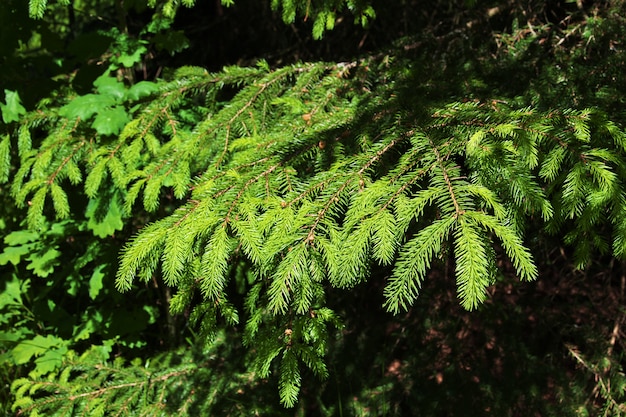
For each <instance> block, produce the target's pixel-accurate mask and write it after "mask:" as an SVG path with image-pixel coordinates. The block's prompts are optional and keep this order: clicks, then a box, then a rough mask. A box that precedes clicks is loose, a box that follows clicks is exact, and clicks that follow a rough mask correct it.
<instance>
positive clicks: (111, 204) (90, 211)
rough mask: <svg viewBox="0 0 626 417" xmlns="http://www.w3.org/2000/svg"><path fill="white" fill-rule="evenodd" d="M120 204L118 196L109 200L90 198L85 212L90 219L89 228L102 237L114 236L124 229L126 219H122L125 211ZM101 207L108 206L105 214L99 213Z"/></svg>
mask: <svg viewBox="0 0 626 417" xmlns="http://www.w3.org/2000/svg"><path fill="white" fill-rule="evenodd" d="M120 204H121V203H120V201H119V197H117V196H113V197H111V198H110V199H109V200H108V202H107V200H106V199H105V198H96V199H92V200H89V204H87V211H86V212H85V216H86V217H87V218H88V219H89V221H88V222H87V228H88V229H89V230H91V231H92V232H93V234H94V235H96V236H98V237H100V238H105V237H108V236H113V235H114V234H115V232H117V231H118V230H122V229H123V228H124V221H123V220H122V219H123V217H122V214H123V213H122V207H121V205H120ZM100 207H106V211H105V212H104V215H102V213H99V208H100Z"/></svg>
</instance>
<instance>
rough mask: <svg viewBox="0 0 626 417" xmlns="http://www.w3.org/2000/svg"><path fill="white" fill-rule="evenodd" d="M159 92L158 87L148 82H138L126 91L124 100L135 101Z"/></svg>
mask: <svg viewBox="0 0 626 417" xmlns="http://www.w3.org/2000/svg"><path fill="white" fill-rule="evenodd" d="M158 91H159V86H158V85H157V84H156V83H153V82H150V81H140V82H138V83H137V84H135V85H133V86H132V87H130V88H129V89H128V90H127V91H126V96H125V99H126V100H131V101H137V100H139V99H142V98H144V97H147V96H149V95H151V94H154V93H156V92H158Z"/></svg>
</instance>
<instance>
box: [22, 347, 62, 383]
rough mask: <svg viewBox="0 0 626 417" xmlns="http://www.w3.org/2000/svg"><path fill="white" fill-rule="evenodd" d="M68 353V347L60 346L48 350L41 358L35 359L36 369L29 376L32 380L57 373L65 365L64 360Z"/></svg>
mask: <svg viewBox="0 0 626 417" xmlns="http://www.w3.org/2000/svg"><path fill="white" fill-rule="evenodd" d="M67 352H68V349H67V346H59V347H56V348H52V349H49V350H46V351H45V352H44V353H43V354H42V355H41V356H40V357H38V358H37V359H35V369H33V370H32V371H31V372H29V374H28V375H29V376H30V377H31V378H39V377H41V376H43V375H47V374H49V373H50V372H53V371H56V370H57V369H59V368H60V367H61V365H63V359H64V358H65V355H66V354H67Z"/></svg>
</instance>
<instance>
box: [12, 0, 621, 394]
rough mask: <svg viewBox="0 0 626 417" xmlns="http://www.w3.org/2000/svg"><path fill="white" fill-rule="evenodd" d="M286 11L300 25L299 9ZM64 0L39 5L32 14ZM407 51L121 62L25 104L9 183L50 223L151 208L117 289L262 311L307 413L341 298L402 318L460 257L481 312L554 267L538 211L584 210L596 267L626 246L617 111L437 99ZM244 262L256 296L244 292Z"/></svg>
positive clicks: (284, 388) (552, 214)
mask: <svg viewBox="0 0 626 417" xmlns="http://www.w3.org/2000/svg"><path fill="white" fill-rule="evenodd" d="M170 3H172V4H174V3H176V4H177V2H170ZM347 3H348V4H351V3H350V2H347ZM168 4H169V3H168ZM183 4H186V2H183ZM281 4H282V7H283V10H284V12H283V15H284V16H283V17H284V18H285V20H287V21H289V20H293V13H296V12H297V9H294V10H292V9H289V7H288V6H287V5H288V4H292V3H291V2H283V3H281ZM294 4H295V3H294ZM298 4H300V3H298ZM45 5H46V2H45V1H43V2H42V1H31V13H32V14H33V15H34V16H39V15H40V14H42V13H43V10H44V9H45ZM275 6H276V5H275ZM298 13H299V12H298ZM306 13H309V11H308V10H307V11H306ZM366 14H367V13H366ZM331 20H332V21H334V20H333V19H331V18H327V21H331ZM316 25H317V23H316ZM327 26H328V25H327ZM320 36H321V35H320ZM406 50H408V52H406ZM406 50H405V52H403V53H401V52H398V53H397V56H396V57H395V58H394V59H392V60H390V59H388V57H380V56H376V57H370V58H366V59H362V60H360V61H354V62H348V63H342V64H337V63H324V62H313V63H304V64H296V65H289V66H285V67H281V68H277V69H270V68H269V66H268V65H267V64H266V63H265V62H263V61H262V62H260V63H259V65H258V66H257V67H251V68H242V67H227V68H225V69H224V70H222V71H221V72H218V73H208V72H207V71H205V70H204V69H202V68H196V67H183V68H180V69H178V70H177V71H176V72H175V73H174V74H173V75H172V76H171V77H169V78H168V79H164V80H159V81H157V82H144V83H143V84H142V83H138V84H135V85H133V86H128V85H126V84H124V83H122V82H121V81H119V80H118V79H117V78H116V77H115V74H114V72H111V73H107V74H105V75H104V76H102V77H101V78H99V79H98V81H97V82H96V84H95V85H94V87H95V88H94V91H93V92H92V93H90V94H86V95H83V96H76V97H74V98H71V99H70V98H68V99H65V101H64V102H60V103H53V104H46V103H44V104H42V105H41V107H40V108H39V109H37V110H36V111H33V112H29V113H27V114H26V115H25V116H23V117H22V118H21V119H20V122H19V124H17V125H16V127H15V129H13V130H12V131H11V132H10V133H9V134H7V135H5V136H4V139H3V140H2V142H1V143H0V164H2V165H0V168H1V170H0V178H2V179H4V180H8V179H9V178H10V181H11V193H12V195H13V196H14V197H15V199H16V201H17V202H18V203H19V204H21V205H27V206H28V215H27V221H28V225H29V227H31V228H34V229H36V228H38V227H39V226H40V225H41V224H42V222H43V221H44V219H45V217H44V216H45V215H46V214H47V213H49V212H50V208H51V209H52V211H53V212H54V215H55V216H56V217H58V218H66V217H68V216H71V215H72V207H71V206H70V198H69V197H68V194H69V193H71V192H73V191H71V190H73V189H75V187H82V192H83V193H84V196H85V197H86V198H87V199H89V200H91V201H92V202H93V203H94V204H98V205H100V206H102V207H103V210H104V211H105V212H106V211H107V210H109V211H110V210H113V209H114V208H115V210H118V209H119V211H120V214H119V216H120V217H122V218H124V219H126V220H128V219H130V218H132V217H136V216H138V214H137V213H140V212H141V213H145V214H142V215H141V216H142V217H145V218H148V219H151V220H152V221H151V222H150V224H148V225H147V226H145V227H143V228H141V229H140V230H138V232H137V234H136V235H135V237H134V238H133V239H132V240H130V241H129V242H128V243H127V244H126V246H125V247H124V249H123V251H122V254H121V259H120V265H119V270H118V272H117V279H116V285H117V288H118V289H119V290H121V291H130V290H132V288H133V286H134V285H135V283H136V282H137V281H138V280H140V281H149V280H152V279H153V278H154V277H158V278H159V279H162V280H163V281H164V282H165V283H166V284H167V285H168V286H171V287H175V288H176V289H177V292H176V293H175V295H174V297H173V299H172V300H171V310H172V312H174V313H182V312H184V311H186V310H187V309H189V308H192V309H193V313H192V314H191V319H192V321H193V320H195V321H197V322H198V323H200V324H201V326H202V328H203V329H204V331H205V332H206V334H208V335H212V334H215V332H216V331H217V328H218V327H219V324H218V323H219V320H220V319H223V320H225V321H226V322H227V323H228V324H230V325H235V324H237V323H239V321H240V317H242V316H243V317H245V326H244V327H245V336H244V341H245V343H246V344H247V345H248V346H252V345H254V346H255V348H256V349H257V351H258V354H257V357H256V360H255V366H256V370H257V372H258V374H259V376H261V377H265V376H267V375H269V373H270V372H271V370H272V367H271V364H272V363H274V361H275V360H278V361H279V362H280V366H279V372H280V378H279V391H280V397H281V401H282V402H283V404H285V405H287V406H293V405H294V404H295V402H296V400H297V395H298V391H299V389H300V384H301V376H300V370H299V363H302V364H304V365H305V366H306V367H308V368H310V369H311V370H312V371H313V372H314V373H315V374H316V375H318V376H320V377H324V376H326V375H327V373H328V371H327V369H326V365H325V362H324V355H325V349H326V347H327V343H328V339H329V337H330V335H331V330H332V329H333V328H338V327H340V320H339V317H337V315H336V314H335V312H334V311H332V309H331V308H329V307H328V306H327V305H326V304H325V298H326V294H327V293H328V292H329V291H338V290H341V289H350V288H353V287H355V286H358V285H362V284H363V283H364V282H366V281H368V280H385V285H384V297H385V301H384V306H385V308H386V309H387V310H388V311H390V312H392V313H396V314H397V313H399V312H401V311H405V310H408V309H410V308H411V306H412V305H413V303H415V302H416V299H417V297H418V295H419V293H420V288H421V287H422V284H423V282H424V280H425V279H426V278H427V275H428V272H429V270H430V269H431V267H432V265H433V264H434V263H436V262H438V261H439V260H442V259H450V260H452V262H453V264H454V269H455V274H456V285H457V291H458V297H459V299H460V303H461V304H462V305H463V307H465V308H466V309H468V310H472V309H475V308H477V307H478V306H479V305H480V304H481V303H482V302H483V301H484V300H485V299H486V297H487V288H488V287H489V286H490V285H492V284H493V283H494V281H495V278H496V276H497V274H498V269H497V266H496V265H497V259H498V258H499V257H501V256H503V255H505V256H506V257H507V258H508V260H509V261H510V263H511V264H512V266H513V268H514V269H515V271H516V272H517V274H518V275H519V277H520V278H521V279H524V280H532V279H535V278H537V277H538V275H539V272H538V270H537V267H536V265H535V263H534V261H533V258H532V255H531V252H530V250H529V247H528V245H526V244H525V243H524V239H525V225H526V224H528V223H532V224H541V225H546V226H547V228H548V230H551V231H552V232H554V233H557V232H558V231H559V230H560V229H559V228H560V226H561V225H562V224H563V223H564V222H573V223H574V224H575V227H573V228H570V229H569V233H568V235H567V236H565V239H566V241H567V242H570V243H572V244H575V245H576V256H577V258H576V260H577V263H578V265H579V266H581V267H582V266H584V265H585V264H586V263H587V262H588V261H589V259H590V254H591V253H592V251H593V250H595V249H599V250H605V251H608V250H611V251H612V252H613V254H614V255H615V256H619V257H623V256H624V253H625V249H626V227H625V226H624V225H625V224H626V218H625V216H626V198H625V197H626V195H625V193H624V189H623V183H622V181H621V179H620V178H622V176H623V174H624V172H626V170H625V169H626V165H625V159H624V152H625V150H626V135H625V134H624V131H623V130H622V129H621V128H619V127H618V126H617V124H615V123H613V122H612V121H611V120H610V119H609V118H608V117H607V115H606V114H605V113H603V112H602V111H601V110H598V109H582V110H579V109H560V110H556V109H547V110H546V109H540V108H535V107H525V106H521V105H519V104H518V102H517V101H515V100H509V99H506V98H502V99H501V98H498V99H497V100H496V99H494V100H466V101H458V102H456V101H455V102H449V103H446V102H443V101H437V100H430V99H428V98H427V97H425V96H422V95H420V94H416V93H415V92H414V91H413V89H414V88H415V86H414V83H415V79H414V77H415V73H414V72H413V71H412V70H410V68H412V67H413V66H414V65H415V62H417V61H416V57H415V56H412V55H411V53H412V52H411V50H410V49H406ZM421 75H423V74H421ZM233 91H234V92H235V93H234V94H232V92H233ZM225 92H227V93H225ZM418 93H419V92H418ZM229 95H230V96H231V97H232V98H229V99H226V100H225V99H224V97H228V96H229ZM13 147H16V149H17V155H18V157H19V164H18V170H17V171H16V172H14V173H11V172H10V162H11V159H10V155H11V152H13V151H12V149H13ZM50 202H51V203H52V204H51V205H50V204H49V203H50ZM606 228H608V230H610V232H609V233H608V234H600V232H599V230H601V229H602V230H606ZM605 236H611V238H612V242H607V241H605V238H604V237H605ZM241 265H245V266H246V269H245V270H246V280H245V281H246V292H245V294H246V297H245V303H244V305H243V306H238V305H236V304H235V303H234V302H233V300H232V294H231V293H229V287H230V285H231V283H232V281H233V279H235V278H234V277H235V275H236V274H237V273H238V272H237V271H238V267H239V266H241ZM373 267H376V270H377V271H380V270H383V271H386V275H385V276H379V275H374V276H373V275H372V269H373ZM197 294H201V296H202V300H203V302H202V303H200V304H199V305H198V303H196V302H194V301H193V300H194V297H195V296H196V295H197Z"/></svg>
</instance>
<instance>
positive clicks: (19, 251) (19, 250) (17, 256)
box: [0, 245, 31, 265]
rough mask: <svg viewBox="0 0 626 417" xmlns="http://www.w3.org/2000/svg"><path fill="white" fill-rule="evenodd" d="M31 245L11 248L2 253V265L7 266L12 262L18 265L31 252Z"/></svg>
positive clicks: (0, 262) (0, 260) (0, 259)
mask: <svg viewBox="0 0 626 417" xmlns="http://www.w3.org/2000/svg"><path fill="white" fill-rule="evenodd" d="M30 246H31V245H22V246H9V247H8V248H5V249H4V251H3V252H2V253H0V265H6V264H7V263H8V262H11V263H12V264H13V265H17V264H19V263H20V261H21V260H22V256H24V255H26V254H27V253H29V252H30V249H31V248H30Z"/></svg>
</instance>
